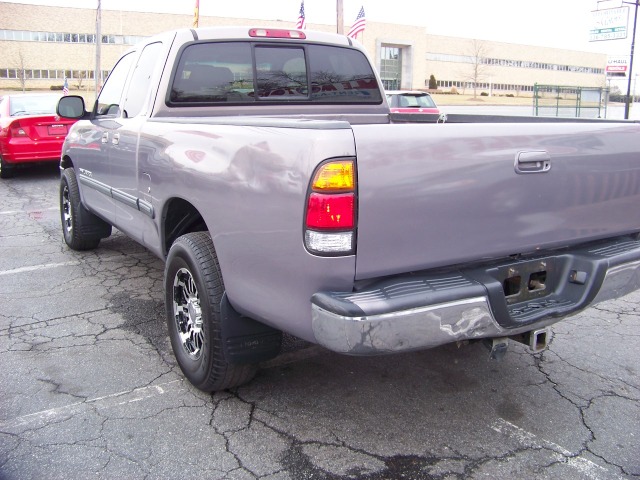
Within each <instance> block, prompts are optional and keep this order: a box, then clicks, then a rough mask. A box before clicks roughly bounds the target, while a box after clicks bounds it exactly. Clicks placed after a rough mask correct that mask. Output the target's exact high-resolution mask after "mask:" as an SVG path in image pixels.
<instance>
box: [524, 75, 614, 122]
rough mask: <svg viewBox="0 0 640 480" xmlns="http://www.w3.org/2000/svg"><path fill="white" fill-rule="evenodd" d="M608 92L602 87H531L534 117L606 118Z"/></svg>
mask: <svg viewBox="0 0 640 480" xmlns="http://www.w3.org/2000/svg"><path fill="white" fill-rule="evenodd" d="M608 103H609V90H608V89H607V88H603V87H572V86H563V85H539V84H537V83H536V84H535V85H534V87H533V114H534V115H535V116H536V117H575V118H606V116H607V104H608Z"/></svg>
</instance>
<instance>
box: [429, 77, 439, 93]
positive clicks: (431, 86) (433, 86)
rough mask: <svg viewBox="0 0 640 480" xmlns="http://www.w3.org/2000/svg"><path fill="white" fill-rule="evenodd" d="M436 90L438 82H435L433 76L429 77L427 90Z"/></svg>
mask: <svg viewBox="0 0 640 480" xmlns="http://www.w3.org/2000/svg"><path fill="white" fill-rule="evenodd" d="M437 89H438V82H437V81H436V77H435V76H434V75H431V76H430V77H429V90H437Z"/></svg>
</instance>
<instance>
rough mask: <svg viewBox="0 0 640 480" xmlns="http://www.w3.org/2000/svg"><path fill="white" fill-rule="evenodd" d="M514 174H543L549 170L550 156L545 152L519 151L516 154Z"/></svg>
mask: <svg viewBox="0 0 640 480" xmlns="http://www.w3.org/2000/svg"><path fill="white" fill-rule="evenodd" d="M515 170H516V173H545V172H548V171H549V170H551V155H549V152H547V151H546V150H533V151H521V152H518V153H517V154H516V162H515Z"/></svg>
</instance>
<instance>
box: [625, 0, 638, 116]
mask: <svg viewBox="0 0 640 480" xmlns="http://www.w3.org/2000/svg"><path fill="white" fill-rule="evenodd" d="M622 3H626V4H629V5H633V6H635V7H636V10H635V13H634V15H633V34H632V37H631V57H630V58H629V81H628V82H627V98H626V102H625V105H624V118H625V120H629V108H630V107H631V98H630V97H631V78H632V76H633V53H634V49H635V45H636V25H637V24H638V5H639V4H640V0H635V1H634V2H633V3H631V2H622Z"/></svg>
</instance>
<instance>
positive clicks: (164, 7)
mask: <svg viewBox="0 0 640 480" xmlns="http://www.w3.org/2000/svg"><path fill="white" fill-rule="evenodd" d="M9 1H11V2H13V3H31V4H39V5H58V6H74V7H78V6H82V7H84V8H96V7H97V5H98V1H97V0H82V1H79V0H9ZM623 1H624V0H608V1H606V2H598V0H535V1H528V2H525V1H523V0H451V1H445V0H391V1H382V0H376V1H371V0H343V4H344V21H345V24H346V25H347V26H348V25H350V24H351V23H353V21H354V20H355V18H356V16H357V14H358V11H359V10H360V7H361V6H364V9H365V13H366V18H367V19H368V20H370V21H374V22H387V23H396V24H401V25H402V24H405V25H417V26H423V27H425V28H426V31H427V33H432V34H436V35H449V36H462V37H470V38H479V39H483V40H495V41H504V42H508V43H517V44H524V45H540V46H547V47H557V48H568V49H573V50H581V51H590V52H599V53H607V54H610V55H623V54H624V55H628V54H629V51H630V45H631V32H632V28H633V15H634V7H630V16H629V26H628V31H629V36H628V38H627V39H626V40H610V41H600V42H589V30H590V29H591V27H592V25H593V20H592V18H593V15H592V11H593V10H596V9H598V8H600V9H603V8H612V7H618V6H620V5H621V4H622V2H623ZM304 3H305V11H306V19H307V22H308V23H321V24H327V25H331V24H335V19H336V7H335V3H334V2H333V1H332V0H305V2H304ZM194 5H195V0H102V8H103V9H110V10H137V11H145V12H170V13H182V14H186V15H192V14H193V9H194ZM299 9H300V0H242V1H233V0H200V14H201V15H202V16H219V17H238V18H255V19H266V20H283V21H289V22H291V24H292V26H293V25H294V24H295V21H296V19H297V17H298V11H299ZM639 29H640V27H639ZM636 50H638V47H637V48H636Z"/></svg>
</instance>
